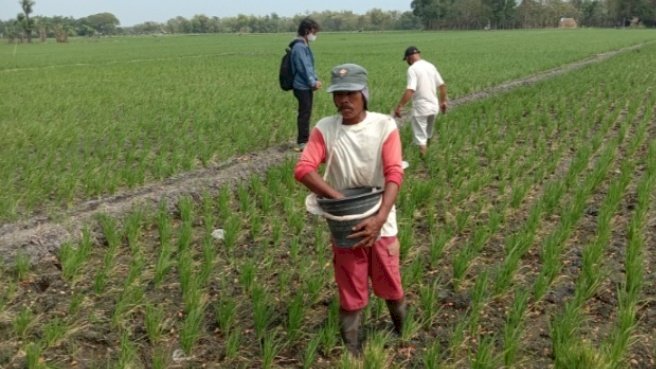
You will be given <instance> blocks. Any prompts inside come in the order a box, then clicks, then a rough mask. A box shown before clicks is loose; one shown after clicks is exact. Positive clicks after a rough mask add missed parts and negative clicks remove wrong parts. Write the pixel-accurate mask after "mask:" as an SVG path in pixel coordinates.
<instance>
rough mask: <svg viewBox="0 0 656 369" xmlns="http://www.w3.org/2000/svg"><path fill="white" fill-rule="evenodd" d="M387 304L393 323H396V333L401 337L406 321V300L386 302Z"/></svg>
mask: <svg viewBox="0 0 656 369" xmlns="http://www.w3.org/2000/svg"><path fill="white" fill-rule="evenodd" d="M385 302H386V303H387V308H388V309H389V312H390V317H391V318H392V323H394V332H396V334H398V335H399V336H400V335H401V333H403V320H404V319H405V310H406V305H405V299H404V298H402V299H400V300H385Z"/></svg>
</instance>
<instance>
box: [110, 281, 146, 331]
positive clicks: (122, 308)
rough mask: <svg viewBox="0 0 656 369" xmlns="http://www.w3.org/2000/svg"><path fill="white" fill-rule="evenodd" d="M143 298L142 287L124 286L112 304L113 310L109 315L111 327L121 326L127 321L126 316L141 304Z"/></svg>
mask: <svg viewBox="0 0 656 369" xmlns="http://www.w3.org/2000/svg"><path fill="white" fill-rule="evenodd" d="M143 300H144V289H143V287H141V286H126V287H125V288H124V290H123V291H122V292H121V294H120V296H119V297H118V300H117V301H116V304H115V305H114V311H113V312H112V316H111V325H112V327H114V328H121V327H122V325H123V324H126V323H127V322H129V319H126V316H127V315H128V314H129V313H131V312H132V311H134V310H135V309H137V308H138V307H139V306H141V304H142V302H143Z"/></svg>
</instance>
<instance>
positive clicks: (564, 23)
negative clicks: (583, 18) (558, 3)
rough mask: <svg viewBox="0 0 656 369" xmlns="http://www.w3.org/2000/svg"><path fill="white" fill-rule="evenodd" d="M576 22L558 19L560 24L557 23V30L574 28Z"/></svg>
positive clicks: (563, 18)
mask: <svg viewBox="0 0 656 369" xmlns="http://www.w3.org/2000/svg"><path fill="white" fill-rule="evenodd" d="M576 27H577V24H576V20H574V18H565V17H562V18H560V22H558V28H576Z"/></svg>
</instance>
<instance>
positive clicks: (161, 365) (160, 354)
mask: <svg viewBox="0 0 656 369" xmlns="http://www.w3.org/2000/svg"><path fill="white" fill-rule="evenodd" d="M169 358H170V354H169V352H168V351H167V350H165V349H163V348H162V347H157V348H156V349H155V350H154V352H153V355H152V358H151V361H150V365H151V367H152V368H153V369H166V368H169V367H170V359H169Z"/></svg>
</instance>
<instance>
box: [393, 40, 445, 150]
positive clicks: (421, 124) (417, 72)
mask: <svg viewBox="0 0 656 369" xmlns="http://www.w3.org/2000/svg"><path fill="white" fill-rule="evenodd" d="M403 60H405V62H406V63H408V65H409V66H410V67H408V73H407V84H406V90H405V92H404V93H403V96H401V100H400V101H399V103H398V105H397V106H396V108H395V109H394V116H396V117H401V110H402V109H403V107H404V106H405V105H406V104H407V103H408V102H409V101H410V100H411V99H412V114H411V115H412V119H411V122H412V133H413V136H412V141H413V142H414V144H416V145H418V146H419V154H420V155H421V156H422V158H423V157H424V156H425V155H426V152H427V147H428V141H429V140H430V139H431V137H433V127H434V125H435V118H436V117H437V114H438V113H440V112H442V113H446V110H447V94H446V84H445V83H444V80H443V79H442V76H441V75H440V72H438V71H437V68H435V66H434V65H433V64H431V63H430V62H428V61H426V60H423V59H422V58H421V54H420V52H419V49H417V48H416V47H415V46H410V47H408V48H407V49H406V50H405V54H404V55H403ZM438 90H439V94H440V95H439V99H438V96H437V91H438Z"/></svg>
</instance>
